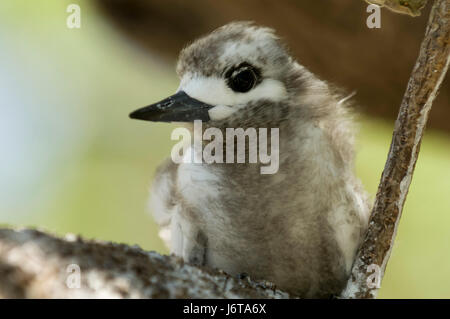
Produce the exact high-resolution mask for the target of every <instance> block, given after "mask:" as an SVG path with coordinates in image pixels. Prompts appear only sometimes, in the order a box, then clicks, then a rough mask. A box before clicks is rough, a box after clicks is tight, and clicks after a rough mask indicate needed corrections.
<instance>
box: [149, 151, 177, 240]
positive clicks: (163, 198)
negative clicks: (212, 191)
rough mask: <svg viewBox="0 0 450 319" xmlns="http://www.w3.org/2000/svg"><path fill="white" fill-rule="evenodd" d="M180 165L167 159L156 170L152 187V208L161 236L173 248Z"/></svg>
mask: <svg viewBox="0 0 450 319" xmlns="http://www.w3.org/2000/svg"><path fill="white" fill-rule="evenodd" d="M177 169H178V165H177V164H175V163H174V162H173V161H172V160H171V159H167V160H166V161H165V162H164V163H163V164H162V165H161V166H160V167H159V168H158V170H157V171H156V175H155V179H154V181H153V184H152V188H151V195H150V209H151V211H152V213H153V217H154V218H155V221H156V223H157V224H158V225H159V226H160V231H159V236H160V237H161V238H162V240H163V241H164V243H165V244H166V245H167V247H169V248H171V247H170V246H171V242H172V240H171V236H172V234H171V233H172V231H171V220H172V216H173V213H174V211H175V210H176V198H175V197H176V194H177V190H176V178H177Z"/></svg>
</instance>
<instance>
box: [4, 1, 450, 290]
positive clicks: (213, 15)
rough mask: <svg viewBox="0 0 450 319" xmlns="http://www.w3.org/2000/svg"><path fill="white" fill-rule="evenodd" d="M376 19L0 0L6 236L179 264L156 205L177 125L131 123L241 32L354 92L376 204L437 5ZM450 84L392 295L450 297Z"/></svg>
mask: <svg viewBox="0 0 450 319" xmlns="http://www.w3.org/2000/svg"><path fill="white" fill-rule="evenodd" d="M70 3H76V4H79V5H80V6H81V28H80V29H68V28H67V27H66V19H67V17H68V15H69V13H67V12H66V8H67V6H68V5H69V4H70ZM366 7H367V5H366V4H365V3H364V2H363V1H354V0H353V1H352V0H339V1H338V0H323V1H305V0H284V1H275V0H272V1H269V0H267V1H262V0H261V1H256V0H252V1H239V2H238V1H222V2H217V1H214V2H213V1H206V0H204V1H189V2H188V1H175V0H167V1H156V0H155V1H151V0H148V1H144V0H141V1H139V0H128V1H120V0H96V1H94V0H92V1H88V0H84V1H82V0H80V1H74V0H72V1H66V0H52V1H48V0H35V1H32V2H31V1H27V0H2V1H1V2H0V111H1V112H0V226H2V227H4V226H15V227H20V226H26V227H36V228H40V229H44V230H47V231H51V232H53V233H56V234H59V235H63V234H66V233H68V232H70V233H75V234H80V235H82V236H85V237H87V238H95V239H101V240H108V241H115V242H123V243H129V244H138V245H140V246H141V247H143V248H144V249H146V250H156V251H158V252H161V253H167V249H166V248H165V247H164V246H163V244H162V242H161V240H160V239H159V238H158V237H157V227H156V225H155V224H154V222H153V220H152V218H151V215H150V214H149V213H148V211H147V208H146V205H147V197H148V189H149V186H150V184H151V180H152V176H153V174H154V171H155V169H156V167H157V165H158V163H160V162H161V161H162V160H163V159H164V158H165V157H167V156H168V155H169V154H170V149H171V146H172V145H173V144H174V142H172V141H171V140H170V132H171V130H172V129H173V128H174V126H172V125H168V124H158V123H146V122H141V121H132V120H129V119H128V113H129V112H130V111H132V110H134V109H136V108H138V107H141V106H144V105H147V104H150V103H151V102H153V101H156V100H159V99H161V98H163V97H165V96H167V95H169V94H172V93H173V92H174V91H175V90H176V88H177V86H178V79H177V77H176V74H175V71H174V66H175V61H176V54H177V52H178V51H179V49H180V48H182V46H183V45H184V44H185V43H186V42H187V41H190V40H192V39H194V38H195V37H197V36H199V35H200V34H203V33H205V32H208V31H210V30H212V29H213V28H215V27H218V26H220V25H222V24H224V23H226V22H229V21H232V20H255V21H256V22H257V23H260V24H265V25H269V26H272V27H275V28H276V29H277V30H278V33H279V34H280V35H281V36H282V37H283V38H285V40H286V42H287V44H288V46H289V47H290V48H291V51H292V53H293V54H294V55H295V56H296V57H297V58H298V60H299V61H300V62H301V63H302V64H304V65H305V66H307V67H308V68H309V69H311V70H312V71H313V72H314V73H316V74H318V75H319V77H321V78H322V79H325V80H329V81H330V82H332V83H335V84H337V85H339V86H342V87H344V88H345V89H347V90H348V91H349V92H351V91H353V90H356V91H357V92H358V94H357V95H356V97H355V100H356V101H357V102H358V105H360V106H358V107H357V110H356V111H357V112H358V113H359V114H360V115H359V116H358V117H357V120H358V124H359V127H360V132H359V134H358V143H357V162H356V171H357V174H358V176H359V177H360V178H361V180H362V181H363V183H364V185H365V186H366V188H367V190H368V191H369V192H370V193H371V194H372V196H374V195H375V192H376V189H377V186H378V182H379V178H380V175H381V172H382V169H383V166H384V163H385V160H386V155H387V152H388V149H389V145H390V139H391V135H392V129H393V123H394V120H395V115H396V113H397V110H398V107H399V105H400V101H401V98H402V95H403V91H404V89H405V87H406V82H407V80H408V76H409V73H410V71H411V69H412V67H413V65H414V61H415V58H416V56H417V52H418V48H419V45H420V41H421V39H422V36H423V32H424V27H425V24H426V17H427V14H428V11H429V6H428V8H427V9H426V10H425V12H424V13H423V15H422V17H419V18H410V17H407V16H401V15H398V14H393V13H391V12H388V11H386V10H384V9H383V10H382V16H381V17H382V27H381V29H374V30H369V29H368V28H367V27H366V24H365V20H366V18H367V15H368V13H366V11H365V9H366ZM449 80H450V79H449V78H448V77H447V79H446V84H445V85H444V86H443V88H442V90H441V94H440V96H439V97H438V99H437V101H436V104H435V106H434V109H433V110H432V115H431V118H430V125H429V127H428V129H427V132H426V135H425V138H424V140H423V143H422V149H421V153H420V156H419V161H418V163H417V166H416V172H415V175H414V178H413V182H412V185H411V189H410V193H409V195H408V199H407V201H406V206H405V208H404V212H403V213H404V215H403V217H402V220H401V223H400V227H399V231H398V236H397V239H396V242H395V247H394V250H393V253H392V257H391V259H390V261H389V264H388V267H387V271H386V275H385V277H384V280H383V284H382V288H381V291H380V297H381V298H450V250H449V247H450V134H449V132H450V121H449V120H448V119H449V118H450V105H449V104H450V103H449V97H450V90H449V82H450V81H449ZM0 280H2V279H1V278H0Z"/></svg>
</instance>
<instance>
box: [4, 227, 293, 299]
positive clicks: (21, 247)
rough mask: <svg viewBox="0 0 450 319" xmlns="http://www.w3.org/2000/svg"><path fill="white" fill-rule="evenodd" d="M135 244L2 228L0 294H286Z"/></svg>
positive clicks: (161, 295) (65, 296) (179, 296)
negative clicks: (58, 236)
mask: <svg viewBox="0 0 450 319" xmlns="http://www.w3.org/2000/svg"><path fill="white" fill-rule="evenodd" d="M288 297H289V296H288V294H287V293H283V292H281V291H279V290H276V289H274V288H273V287H271V286H270V284H268V283H256V282H252V281H251V280H250V279H248V278H247V279H244V280H238V279H236V278H232V277H230V276H229V275H227V274H225V273H224V272H221V271H218V270H211V269H206V268H202V267H195V266H192V265H189V264H187V263H184V262H183V261H182V260H181V259H180V258H178V257H175V256H161V255H159V254H158V253H155V252H145V251H143V250H142V249H140V248H139V247H136V246H134V247H130V246H127V245H123V244H114V243H106V242H98V241H85V240H82V239H81V238H80V237H77V236H74V235H68V236H66V237H65V238H64V239H62V238H57V237H54V236H51V235H48V234H46V233H43V232H40V231H37V230H29V229H28V230H12V229H0V298H288Z"/></svg>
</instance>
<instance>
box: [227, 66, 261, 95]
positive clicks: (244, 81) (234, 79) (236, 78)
mask: <svg viewBox="0 0 450 319" xmlns="http://www.w3.org/2000/svg"><path fill="white" fill-rule="evenodd" d="M226 77H227V83H228V86H229V87H230V88H231V89H232V90H233V91H235V92H240V93H245V92H248V91H250V90H251V89H253V88H254V87H255V85H256V84H257V82H258V78H259V72H258V70H257V69H255V68H254V67H252V66H251V65H249V64H243V65H240V66H238V67H237V68H234V69H231V70H229V71H228V72H227V74H226Z"/></svg>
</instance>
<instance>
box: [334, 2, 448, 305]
mask: <svg viewBox="0 0 450 319" xmlns="http://www.w3.org/2000/svg"><path fill="white" fill-rule="evenodd" d="M449 62H450V0H436V1H435V2H434V4H433V8H432V10H431V13H430V18H429V21H428V25H427V28H426V32H425V38H424V40H423V42H422V45H421V48H420V53H419V57H418V59H417V62H416V65H415V66H414V69H413V71H412V74H411V77H410V79H409V82H408V86H407V89H406V93H405V95H404V97H403V101H402V104H401V106H400V111H399V114H398V118H397V121H396V123H395V130H394V134H393V138H392V143H391V148H390V150H389V154H388V159H387V162H386V165H385V168H384V171H383V174H382V177H381V182H380V185H379V187H378V192H377V196H376V200H375V205H374V208H373V210H372V214H371V218H370V221H369V229H368V231H367V234H366V238H365V240H364V242H363V244H362V246H361V248H360V249H359V251H358V255H357V258H356V260H355V263H354V265H353V269H352V275H351V278H350V280H349V282H348V285H347V287H346V289H345V290H344V292H343V294H342V296H343V297H345V298H374V297H376V293H377V290H378V288H377V287H376V286H375V287H374V285H373V282H372V280H373V279H376V276H378V277H381V278H382V276H383V274H384V271H385V269H386V264H387V262H388V260H389V255H390V252H391V250H392V246H393V242H394V239H395V234H396V231H397V227H398V224H399V220H400V216H401V213H402V209H403V204H404V203H405V199H406V195H407V194H408V189H409V185H410V183H411V179H412V175H413V171H414V167H415V164H416V161H417V157H418V154H419V149H420V143H421V140H422V136H423V132H424V129H425V125H426V122H427V119H428V114H429V112H430V109H431V105H432V103H433V100H434V98H435V97H436V95H437V93H438V90H439V87H440V85H441V83H442V81H443V79H444V77H445V74H446V72H447V69H448V65H449ZM371 265H373V266H371ZM369 266H371V267H370V268H369V270H370V271H368V267H369ZM376 269H379V270H380V273H379V274H378V275H377V274H373V273H372V272H373V271H374V270H376ZM371 275H375V276H371ZM369 276H370V277H369ZM368 282H369V284H368Z"/></svg>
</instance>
